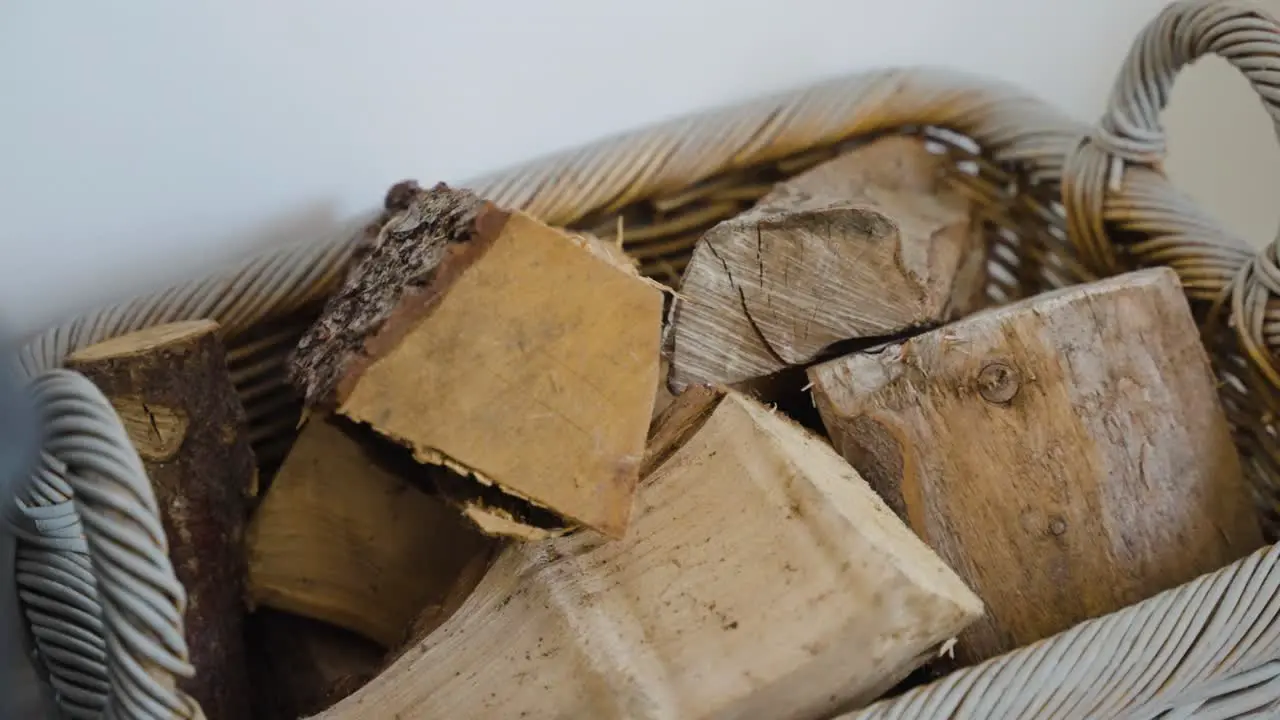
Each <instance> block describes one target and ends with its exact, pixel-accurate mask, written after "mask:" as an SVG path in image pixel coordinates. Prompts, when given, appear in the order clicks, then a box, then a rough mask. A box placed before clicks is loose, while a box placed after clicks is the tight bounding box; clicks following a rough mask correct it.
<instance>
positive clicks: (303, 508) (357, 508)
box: [248, 417, 494, 649]
mask: <svg viewBox="0 0 1280 720" xmlns="http://www.w3.org/2000/svg"><path fill="white" fill-rule="evenodd" d="M340 422H341V421H340V419H334V418H314V417H313V418H311V419H310V420H308V421H307V423H306V425H304V426H303V428H302V432H301V434H300V435H299V437H298V440H297V442H295V443H294V446H293V449H292V450H291V451H290V452H289V455H288V457H287V458H285V461H284V464H283V465H282V466H281V467H280V471H279V473H277V475H276V477H275V480H274V482H273V483H272V485H271V489H270V490H268V491H267V493H266V496H265V497H264V498H263V501H262V505H261V507H259V508H258V510H257V512H256V513H254V516H253V520H252V522H251V524H250V527H249V539H248V553H249V597H250V599H251V601H252V602H253V603H254V605H257V606H263V607H269V608H274V609H276V610H283V611H287V612H290V613H294V614H296V615H300V616H302V617H306V618H312V619H315V620H320V621H323V622H326V623H329V624H332V625H335V626H337V627H340V628H344V629H346V630H350V631H352V632H355V633H357V634H359V635H361V636H363V637H365V638H368V639H369V640H372V641H373V642H376V643H378V644H379V645H380V646H382V647H383V648H386V649H392V648H397V647H399V646H401V645H402V644H403V643H404V642H405V640H406V639H407V638H408V637H410V636H412V635H413V634H415V633H419V632H420V630H415V627H421V626H423V625H428V626H430V625H432V624H433V621H435V620H437V619H438V617H439V616H440V615H441V614H443V613H444V612H446V610H447V608H446V605H447V603H446V599H447V598H448V597H450V596H451V594H453V593H457V592H459V588H458V587H457V586H458V584H459V583H460V582H461V583H463V584H468V583H469V585H470V587H474V586H475V583H476V582H478V581H479V577H474V578H471V579H468V575H467V572H466V571H467V569H468V567H469V566H470V565H472V564H473V563H475V562H484V563H485V564H486V565H487V558H488V557H489V556H490V554H491V553H492V552H493V550H494V542H493V540H491V539H490V538H487V537H485V536H484V535H482V534H481V533H480V532H478V531H477V530H476V529H475V528H473V527H472V526H471V524H470V523H467V522H465V521H464V520H463V519H462V518H461V517H459V516H458V513H457V512H456V511H455V510H454V509H453V508H451V507H450V506H449V505H447V504H446V503H445V501H444V500H443V499H442V498H440V497H438V496H435V495H432V494H429V491H430V490H431V487H430V480H429V479H428V480H423V479H422V476H423V475H424V474H425V473H430V472H432V469H431V468H424V467H421V466H419V465H418V464H417V463H415V462H414V461H413V460H412V459H408V458H400V457H399V456H396V455H394V454H392V455H390V456H387V455H381V454H380V453H379V452H378V450H379V449H382V448H380V446H371V445H370V444H369V443H364V442H361V441H360V440H359V439H357V432H358V431H359V430H360V428H354V427H353V428H344V427H342V426H340V424H339V423H340ZM395 449H396V450H399V451H400V452H404V453H405V454H407V452H406V451H403V450H401V449H399V448H395ZM415 479H416V480H417V481H418V483H420V484H417V483H415ZM470 587H467V588H465V589H464V592H469V590H470Z"/></svg>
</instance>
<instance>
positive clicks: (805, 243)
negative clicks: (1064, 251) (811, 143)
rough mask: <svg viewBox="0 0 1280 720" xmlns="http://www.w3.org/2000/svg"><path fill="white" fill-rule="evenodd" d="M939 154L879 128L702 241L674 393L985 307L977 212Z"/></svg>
mask: <svg viewBox="0 0 1280 720" xmlns="http://www.w3.org/2000/svg"><path fill="white" fill-rule="evenodd" d="M947 164H948V161H947V159H946V158H945V157H944V156H939V155H935V154H932V153H930V152H929V150H928V149H927V148H926V146H925V144H924V141H923V140H921V139H918V138H912V137H889V138H883V139H880V140H877V141H874V142H872V143H869V144H867V145H864V146H862V147H859V148H857V149H855V150H853V151H851V152H849V153H846V154H844V155H841V156H840V157H838V158H836V159H834V160H831V161H829V162H826V163H824V164H822V165H819V166H818V167H816V168H813V169H812V170H809V171H807V172H805V173H802V174H801V175H798V176H796V177H795V178H793V179H791V180H790V181H788V182H784V183H781V184H779V185H778V186H777V187H776V188H775V189H774V190H773V191H772V192H770V193H769V194H768V195H766V196H764V198H762V199H761V200H760V202H759V203H758V204H757V205H756V206H755V207H754V208H752V209H751V210H749V211H747V212H745V213H742V214H741V215H739V216H737V217H735V218H731V219H729V220H726V221H724V222H722V223H720V224H719V225H716V226H715V227H713V228H712V229H711V230H709V231H707V233H706V234H705V235H704V236H703V237H702V239H701V240H700V241H699V242H698V245H697V247H696V248H695V249H694V253H693V258H692V259H691V260H690V262H689V266H688V268H687V269H686V270H685V273H684V279H683V281H682V282H681V285H680V294H679V296H678V297H677V298H676V300H675V302H674V303H673V305H672V309H671V314H670V321H669V323H668V329H667V335H666V345H667V353H668V354H669V355H670V357H671V386H672V389H673V390H675V391H677V392H678V391H680V390H683V389H684V388H685V387H687V386H689V385H693V384H710V385H731V386H738V387H742V388H743V389H754V390H756V391H757V394H759V393H762V392H763V393H764V394H765V395H766V397H765V398H764V399H766V400H768V399H775V398H771V397H767V395H768V390H767V389H764V388H756V387H754V385H753V384H752V383H754V382H755V381H757V380H758V379H760V378H765V377H767V376H770V375H773V374H775V373H778V372H779V371H782V370H784V369H786V368H789V367H794V366H803V365H806V364H808V363H811V362H813V361H815V360H816V359H818V358H819V356H820V355H822V354H823V353H824V351H826V350H828V348H830V347H831V346H833V345H836V344H838V343H844V342H847V341H853V340H868V339H875V338H887V337H890V336H896V335H900V334H901V333H903V332H905V331H908V330H911V329H914V328H923V327H929V326H934V325H938V324H941V323H943V322H945V321H948V320H950V319H952V318H954V317H958V316H960V315H964V314H967V313H969V312H972V311H974V310H976V309H977V308H978V307H980V306H981V304H982V297H983V286H984V281H985V277H986V253H985V243H984V240H983V234H982V228H981V224H980V222H979V218H978V215H977V213H976V212H975V211H974V209H973V208H972V206H971V203H970V202H969V200H968V199H966V198H965V197H964V196H963V195H960V194H959V193H957V192H955V191H954V190H951V189H948V188H946V187H945V186H944V185H943V181H942V174H943V173H944V172H945V169H946V166H947Z"/></svg>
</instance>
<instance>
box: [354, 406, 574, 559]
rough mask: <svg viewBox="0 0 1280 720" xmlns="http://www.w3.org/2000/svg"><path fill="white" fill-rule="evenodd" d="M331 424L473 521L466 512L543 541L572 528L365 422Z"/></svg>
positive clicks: (490, 482)
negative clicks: (502, 521)
mask: <svg viewBox="0 0 1280 720" xmlns="http://www.w3.org/2000/svg"><path fill="white" fill-rule="evenodd" d="M332 421H333V422H334V423H335V424H336V425H338V426H339V427H341V428H342V429H343V430H344V431H345V432H346V433H347V434H348V435H349V436H350V437H351V438H352V439H354V440H355V441H356V442H357V443H359V444H360V445H362V446H363V447H364V449H365V452H366V455H367V457H368V459H369V461H370V462H372V463H375V464H377V465H380V466H382V467H383V468H384V469H385V470H387V471H389V472H391V473H393V474H395V475H397V476H399V477H401V478H403V479H404V480H405V482H407V483H409V485H411V486H412V487H413V488H414V489H415V490H418V491H420V492H425V493H427V494H428V495H434V496H438V497H440V498H441V499H443V500H444V501H446V502H448V503H449V504H451V505H453V506H455V507H457V508H458V509H459V510H460V511H462V512H463V514H464V515H467V516H468V517H469V518H471V519H472V520H473V521H475V519H476V518H475V517H474V516H473V515H472V514H471V513H468V512H467V511H468V510H469V509H476V510H479V511H481V512H484V513H486V514H487V515H490V516H494V517H502V518H505V519H506V520H507V521H509V522H510V523H512V524H518V525H521V526H524V527H526V528H529V529H532V530H533V531H534V532H536V533H540V534H542V535H544V536H546V537H551V536H555V535H562V534H564V533H565V532H567V531H568V530H570V529H572V528H573V527H574V525H573V523H570V522H568V521H566V520H565V519H563V518H561V517H560V516H559V515H557V514H556V513H555V512H553V511H551V510H550V509H548V508H545V507H543V506H541V505H539V504H538V503H536V502H534V501H533V500H532V499H529V498H526V497H522V496H520V495H518V494H516V493H514V492H512V491H510V490H508V489H507V488H504V487H502V485H501V484H500V483H498V482H496V481H494V480H493V479H491V478H489V477H486V476H485V475H484V474H483V473H481V472H480V471H478V470H476V469H474V468H470V467H467V466H466V465H464V464H463V463H460V462H458V461H457V460H454V459H453V458H450V457H447V456H445V455H444V454H443V453H440V452H438V451H432V450H428V451H426V452H420V451H415V450H414V449H413V448H411V447H410V446H409V445H410V444H409V443H408V442H402V441H400V440H398V439H397V438H394V437H388V436H386V435H383V434H382V433H380V432H378V431H376V430H374V429H373V428H372V427H370V426H369V425H368V424H367V423H363V422H357V421H354V420H352V419H350V418H348V417H346V416H344V415H339V414H335V415H333V416H332ZM477 524H479V523H477ZM482 529H483V528H482ZM486 532H487V531H486ZM527 534H528V533H520V534H519V535H517V536H518V537H519V536H524V535H527Z"/></svg>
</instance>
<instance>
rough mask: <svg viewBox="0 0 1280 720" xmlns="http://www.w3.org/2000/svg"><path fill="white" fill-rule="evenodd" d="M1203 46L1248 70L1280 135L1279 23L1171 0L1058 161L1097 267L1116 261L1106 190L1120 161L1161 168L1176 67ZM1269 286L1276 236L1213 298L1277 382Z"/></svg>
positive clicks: (1237, 4) (1071, 211)
mask: <svg viewBox="0 0 1280 720" xmlns="http://www.w3.org/2000/svg"><path fill="white" fill-rule="evenodd" d="M1208 54H1214V55H1217V56H1219V57H1221V58H1223V59H1224V60H1226V61H1227V62H1229V63H1231V65H1232V66H1234V67H1235V68H1236V69H1237V70H1239V71H1240V72H1241V73H1242V74H1244V76H1245V77H1246V78H1247V79H1248V80H1249V82H1250V84H1251V85H1252V86H1253V89H1254V90H1255V91H1256V92H1257V93H1258V96H1259V97H1260V98H1261V100H1262V105H1263V107H1264V108H1266V111H1267V114H1268V115H1270V116H1271V120H1272V122H1273V124H1274V125H1275V128H1276V133H1277V136H1278V137H1280V23H1277V22H1276V20H1275V19H1274V18H1273V17H1271V15H1269V14H1268V13H1267V12H1265V11H1264V10H1262V9H1261V8H1260V7H1258V6H1257V5H1256V4H1255V3H1253V2H1249V1H1248V0H1179V1H1178V2H1174V3H1172V4H1170V5H1169V6H1168V7H1166V8H1165V9H1164V10H1163V11H1162V12H1161V13H1160V14H1159V15H1157V16H1156V18H1155V19H1154V20H1153V21H1152V22H1151V23H1149V24H1148V25H1147V26H1146V28H1144V29H1143V31H1142V33H1141V34H1139V35H1138V37H1137V39H1136V40H1135V41H1134V44H1133V46H1132V48H1131V49H1130V50H1129V54H1128V56H1127V57H1126V58H1125V61H1124V64H1123V65H1122V66H1121V68H1120V74H1119V77H1118V78H1117V79H1116V83H1115V86H1114V87H1113V88H1112V91H1111V97H1110V99H1109V100H1108V102H1107V109H1106V111H1105V112H1104V113H1103V115H1102V119H1101V120H1100V121H1099V122H1098V125H1097V127H1095V128H1094V129H1093V131H1092V132H1091V133H1090V135H1089V136H1088V137H1086V138H1083V139H1082V141H1081V143H1080V145H1079V146H1078V147H1077V148H1076V150H1075V152H1073V153H1071V154H1070V155H1069V157H1068V158H1067V161H1066V164H1065V165H1064V167H1063V174H1062V201H1063V207H1064V210H1065V214H1066V221H1067V230H1068V234H1069V236H1070V237H1071V238H1072V241H1073V243H1074V245H1075V247H1076V249H1077V251H1078V252H1079V253H1080V256H1081V259H1082V260H1083V261H1084V262H1085V263H1086V264H1087V265H1088V266H1089V267H1090V268H1091V269H1093V270H1094V271H1095V272H1098V273H1099V274H1102V275H1109V274H1113V273H1115V272H1117V271H1118V270H1119V268H1120V263H1119V261H1118V258H1117V253H1116V246H1115V245H1114V244H1113V243H1112V242H1111V241H1110V239H1109V238H1108V237H1107V233H1106V229H1105V227H1104V222H1103V218H1104V205H1105V202H1106V200H1107V198H1108V194H1109V193H1112V192H1115V191H1117V190H1119V188H1120V182H1121V180H1122V178H1123V175H1124V169H1125V166H1126V165H1138V166H1146V167H1150V168H1152V169H1155V170H1157V171H1159V170H1160V169H1161V168H1160V165H1161V162H1162V161H1163V160H1164V157H1165V154H1166V146H1165V134H1164V128H1163V127H1161V125H1160V113H1161V111H1163V110H1164V108H1165V105H1166V104H1167V103H1168V101H1169V91H1170V89H1171V88H1172V87H1173V83H1174V80H1175V79H1176V78H1177V75H1178V72H1179V71H1180V70H1181V69H1182V68H1183V67H1184V66H1186V65H1188V64H1190V63H1191V62H1194V61H1195V60H1197V59H1199V58H1201V57H1203V56H1205V55H1208ZM1192 234H1193V235H1194V231H1193V232H1192ZM1272 295H1280V237H1278V238H1277V239H1276V240H1273V241H1272V243H1271V244H1270V245H1269V246H1268V247H1267V248H1265V249H1264V250H1263V251H1262V252H1260V253H1258V254H1257V255H1256V256H1255V257H1253V258H1252V259H1251V260H1249V261H1248V262H1246V263H1245V264H1244V265H1243V267H1241V268H1240V270H1239V272H1238V273H1237V274H1236V276H1235V277H1234V279H1233V280H1232V281H1231V282H1230V283H1229V284H1228V285H1227V287H1226V288H1225V290H1224V292H1223V294H1222V296H1221V297H1220V299H1219V302H1218V306H1219V307H1222V306H1224V305H1228V304H1229V307H1230V311H1231V317H1232V319H1233V320H1234V323H1235V330H1236V333H1237V335H1238V336H1239V338H1240V344H1241V347H1242V349H1243V350H1244V351H1245V352H1246V354H1248V355H1249V357H1250V358H1251V359H1252V360H1253V363H1252V365H1253V367H1254V368H1255V369H1256V371H1258V372H1260V373H1261V374H1262V375H1263V376H1264V377H1265V378H1266V379H1267V380H1268V381H1269V382H1270V384H1271V385H1272V386H1273V387H1280V369H1278V368H1277V367H1276V364H1275V360H1274V358H1273V357H1272V354H1273V353H1272V351H1271V349H1274V347H1275V346H1277V345H1280V336H1277V337H1268V335H1267V333H1266V332H1265V328H1266V325H1265V319H1266V313H1267V306H1268V304H1269V302H1270V300H1271V296H1272ZM1217 314H1218V313H1217V311H1216V310H1215V313H1214V315H1215V316H1216V315H1217Z"/></svg>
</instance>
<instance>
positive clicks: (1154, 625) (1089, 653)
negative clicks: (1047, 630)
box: [841, 546, 1280, 720]
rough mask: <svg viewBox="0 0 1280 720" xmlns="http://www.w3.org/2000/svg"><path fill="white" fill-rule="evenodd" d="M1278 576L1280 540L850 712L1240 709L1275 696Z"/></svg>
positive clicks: (905, 716)
mask: <svg viewBox="0 0 1280 720" xmlns="http://www.w3.org/2000/svg"><path fill="white" fill-rule="evenodd" d="M1277 587H1280V547H1278V546H1272V547H1269V548H1266V549H1263V550H1259V551H1258V552H1256V553H1254V554H1253V555H1251V556H1250V557H1248V558H1246V559H1244V560H1242V561H1240V562H1238V563H1236V564H1234V565H1231V566H1228V567H1226V568H1224V569H1222V570H1220V571H1218V572H1216V573H1212V574H1210V575H1206V576H1204V577H1201V578H1199V579H1197V580H1195V581H1194V582H1191V583H1187V584H1186V585H1183V586H1181V587H1178V588H1175V589H1173V590H1170V591H1168V592H1165V593H1162V594H1160V595H1157V596H1156V597H1154V598H1151V599H1149V600H1146V601H1144V602H1142V603H1139V604H1137V605H1133V606H1130V607H1128V608H1125V609H1124V610H1121V611H1119V612H1116V613H1112V614H1111V615H1107V616H1105V617H1102V618H1098V619H1096V620H1090V621H1088V622H1084V623H1081V624H1080V625H1077V626H1076V627H1074V628H1072V629H1071V630H1068V631H1067V632H1064V633H1061V634H1059V635H1056V636H1054V637H1052V638H1050V639H1048V640H1043V641H1041V642H1039V643H1036V644H1034V645H1030V646H1028V647H1025V648H1022V649H1019V650H1016V651H1014V652H1012V653H1009V654H1007V655H1003V656H1001V657H998V658H995V659H993V660H990V661H988V662H986V663H983V664H982V665H977V666H974V667H971V668H966V669H963V670H960V671H958V672H955V673H952V674H950V675H948V676H947V677H945V678H943V679H942V680H940V681H938V682H936V683H934V684H932V685H929V686H927V687H923V688H919V689H916V690H913V691H911V692H909V693H907V694H906V695H903V696H902V697H900V698H895V699H893V700H889V701H885V702H881V703H878V704H876V705H872V706H871V707H869V708H866V709H865V710H862V711H860V712H856V713H852V714H849V715H845V716H842V718H841V720H899V719H900V720H917V719H918V718H930V719H931V720H932V719H934V718H983V719H986V718H1009V719H1010V720H1012V719H1014V718H1018V719H1021V718H1026V719H1027V720H1032V719H1033V718H1034V719H1035V720H1041V719H1043V720H1054V719H1061V720H1068V719H1069V718H1133V719H1135V720H1136V719H1137V718H1157V717H1238V716H1240V713H1242V712H1246V711H1254V710H1257V709H1260V708H1268V707H1274V705H1275V703H1276V702H1277V700H1280V623H1277V622H1276V616H1277V613H1280V595H1277V593H1276V589H1277ZM1223 708H1230V709H1231V714H1227V715H1221V714H1217V713H1219V712H1220V711H1221V710H1222V709H1223ZM1166 713H1168V714H1166Z"/></svg>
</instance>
